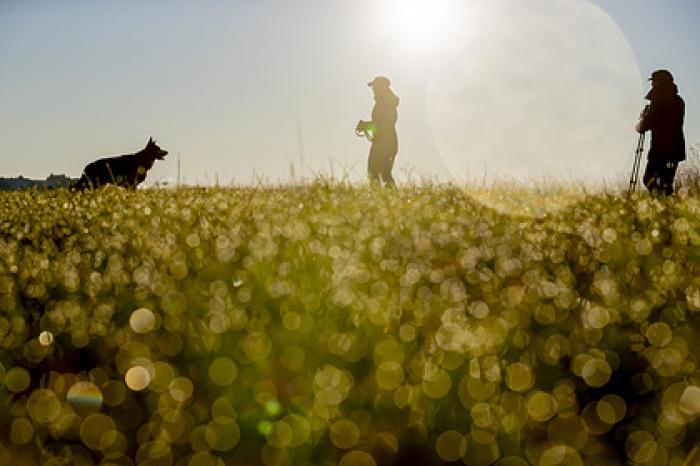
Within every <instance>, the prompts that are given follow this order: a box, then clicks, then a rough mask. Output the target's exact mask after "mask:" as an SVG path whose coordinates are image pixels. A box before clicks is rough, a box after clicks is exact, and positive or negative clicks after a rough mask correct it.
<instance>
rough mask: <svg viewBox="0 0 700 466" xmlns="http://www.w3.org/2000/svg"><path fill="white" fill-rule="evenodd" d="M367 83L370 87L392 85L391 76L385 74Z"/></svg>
mask: <svg viewBox="0 0 700 466" xmlns="http://www.w3.org/2000/svg"><path fill="white" fill-rule="evenodd" d="M367 85H368V86H369V87H376V86H379V87H389V86H390V85H391V82H389V78H387V77H385V76H377V77H376V78H374V79H373V80H372V81H370V82H368V83H367Z"/></svg>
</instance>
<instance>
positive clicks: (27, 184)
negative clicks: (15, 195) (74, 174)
mask: <svg viewBox="0 0 700 466" xmlns="http://www.w3.org/2000/svg"><path fill="white" fill-rule="evenodd" d="M75 181H77V179H72V178H68V177H67V176H66V175H54V174H53V173H52V174H50V175H49V176H48V177H47V178H46V179H45V180H31V179H29V178H25V177H23V176H22V175H20V176H18V177H17V178H4V177H0V191H18V190H21V189H30V188H39V189H41V188H45V189H53V188H66V187H68V186H70V184H71V183H73V182H75Z"/></svg>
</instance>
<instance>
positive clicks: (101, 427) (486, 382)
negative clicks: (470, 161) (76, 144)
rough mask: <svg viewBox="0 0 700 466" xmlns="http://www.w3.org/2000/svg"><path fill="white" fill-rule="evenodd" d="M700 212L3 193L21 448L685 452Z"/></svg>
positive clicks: (264, 457)
mask: <svg viewBox="0 0 700 466" xmlns="http://www.w3.org/2000/svg"><path fill="white" fill-rule="evenodd" d="M493 195H494V194H493V192H492V193H491V196H493ZM503 197H505V198H512V197H513V196H512V195H510V194H509V193H508V192H505V193H504V194H503ZM699 231H700V198H699V197H698V196H696V195H687V194H684V195H682V196H679V197H676V198H671V199H661V200H657V199H653V198H651V197H649V196H647V195H641V194H639V195H634V196H633V197H632V198H631V199H626V198H625V197H621V196H617V195H613V194H606V195H597V196H587V197H585V198H583V199H581V200H579V201H578V202H576V203H574V204H571V205H569V206H568V207H565V208H563V209H562V210H559V211H557V212H556V213H551V214H549V215H545V216H543V217H540V218H529V217H525V216H507V215H505V214H503V213H502V212H501V211H496V210H492V209H490V208H488V207H485V206H484V205H482V204H480V203H478V202H476V201H475V200H474V198H473V197H470V195H469V194H468V193H467V192H465V191H464V190H459V189H456V188H454V187H436V186H433V187H414V188H401V189H399V190H397V191H380V190H375V191H371V190H369V189H366V188H358V187H349V186H344V185H339V184H330V185H328V184H316V185H313V186H305V187H298V188H279V189H266V188H249V189H183V190H179V191H175V190H144V191H139V192H136V193H128V192H125V191H123V190H120V189H105V190H103V191H100V192H98V193H84V194H71V193H68V192H65V191H54V192H35V191H34V192H32V191H28V192H17V193H5V194H0V427H1V428H0V464H48V465H58V464H99V463H100V462H102V464H115V465H129V464H134V463H137V464H154V465H165V464H189V465H196V466H199V465H210V464H211V465H214V464H233V465H253V464H266V465H287V464H294V465H336V464H339V465H341V466H371V465H375V464H376V465H380V466H381V465H390V464H401V465H408V464H421V465H428V464H448V463H449V462H450V461H459V462H461V461H464V462H465V463H467V464H470V465H471V464H474V465H481V464H492V463H496V464H499V465H503V466H517V465H526V464H528V463H532V464H541V465H556V464H566V465H576V464H596V465H604V464H611V465H612V464H625V463H628V464H631V463H632V462H633V463H634V464H645V465H657V464H658V465H662V464H677V465H681V464H683V461H684V460H685V458H686V457H687V456H688V454H689V453H690V451H691V450H692V448H693V447H694V446H695V445H696V444H698V443H699V442H700V421H698V416H700V332H698V328H699V327H698V325H699V324H700V234H699Z"/></svg>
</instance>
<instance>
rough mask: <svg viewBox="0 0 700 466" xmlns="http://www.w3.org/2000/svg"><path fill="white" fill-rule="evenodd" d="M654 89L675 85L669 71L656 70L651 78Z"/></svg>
mask: <svg viewBox="0 0 700 466" xmlns="http://www.w3.org/2000/svg"><path fill="white" fill-rule="evenodd" d="M649 81H651V86H652V87H657V86H668V85H670V84H673V75H672V74H671V73H670V72H669V71H668V70H656V71H654V72H653V73H651V77H650V78H649Z"/></svg>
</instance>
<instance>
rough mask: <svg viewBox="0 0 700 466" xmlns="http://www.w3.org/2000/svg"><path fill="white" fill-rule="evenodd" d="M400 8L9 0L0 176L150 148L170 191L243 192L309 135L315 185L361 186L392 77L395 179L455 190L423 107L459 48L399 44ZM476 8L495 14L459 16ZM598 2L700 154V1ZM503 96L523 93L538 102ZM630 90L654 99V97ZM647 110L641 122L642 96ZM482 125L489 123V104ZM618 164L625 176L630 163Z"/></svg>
mask: <svg viewBox="0 0 700 466" xmlns="http://www.w3.org/2000/svg"><path fill="white" fill-rule="evenodd" d="M391 1H395V0H381V1H369V0H356V1H353V2H346V1H340V0H296V1H283V0H257V1H213V0H211V1H199V2H192V1H178V0H168V1H165V0H162V1H155V0H154V1H149V2H143V1H135V0H126V1H120V2H113V1H106V0H103V1H95V0H66V1H61V2H56V1H48V0H44V1H41V0H32V1H21V0H0V102H2V105H1V106H0V176H16V175H19V174H23V175H24V176H27V177H34V178H43V177H45V176H47V175H48V174H49V173H51V172H53V173H66V174H68V175H70V176H73V177H77V176H79V175H80V171H81V169H82V167H83V166H84V165H85V164H86V163H87V162H89V161H90V160H92V159H95V158H97V157H102V156H108V155H117V154H122V153H127V152H133V151H136V150H138V149H140V148H141V147H142V146H143V145H144V144H145V142H146V140H147V139H148V137H149V136H153V137H154V138H156V139H157V140H158V141H159V143H160V144H161V145H162V146H163V147H164V148H165V149H167V150H170V151H171V155H170V156H169V157H168V159H167V160H166V161H165V162H158V163H157V164H156V167H155V168H154V170H153V172H151V174H149V181H156V180H161V179H168V178H170V179H172V178H174V177H175V173H176V156H177V154H181V158H182V172H183V177H184V179H185V180H186V181H189V182H199V183H207V182H213V181H214V180H215V178H217V177H218V179H219V180H220V181H221V182H222V183H228V182H230V181H231V180H235V181H236V182H244V183H245V182H250V181H251V180H252V179H253V177H252V173H253V172H255V173H258V174H260V175H263V176H265V177H266V178H267V179H268V180H271V181H276V180H286V179H287V178H288V177H289V172H290V169H289V167H290V164H291V163H294V164H296V170H297V174H298V173H299V152H300V151H299V137H298V132H297V127H298V126H299V127H300V128H301V133H302V139H303V146H304V154H305V163H306V164H307V165H308V167H309V168H308V170H307V171H306V174H307V175H309V174H310V171H312V170H313V171H324V172H327V171H328V169H329V160H332V163H333V164H334V167H335V170H336V174H337V173H338V172H342V171H343V170H350V169H352V170H353V173H354V174H355V175H357V177H360V178H361V177H362V176H363V174H364V170H365V166H366V158H367V150H368V145H367V143H366V141H362V140H360V139H358V138H356V137H355V135H354V134H353V129H354V126H355V123H356V121H357V120H358V119H360V118H365V119H367V118H368V117H369V114H370V110H371V107H372V98H371V93H370V91H369V90H368V88H367V87H366V85H365V83H366V82H367V81H368V80H370V79H371V78H373V77H374V76H375V75H379V74H386V75H388V76H390V78H391V79H392V83H393V87H394V89H395V91H396V92H397V94H398V95H399V96H400V97H401V105H400V107H399V115H400V116H399V137H400V152H399V157H398V159H397V168H396V172H397V175H398V178H399V179H402V178H403V177H404V175H402V172H405V170H406V169H410V168H412V169H414V171H415V172H416V173H419V174H423V175H437V176H444V175H446V174H448V173H449V172H450V170H453V169H452V168H451V167H452V166H454V164H452V165H451V164H450V163H446V162H445V160H444V159H445V157H447V156H445V155H444V154H442V153H441V152H442V149H441V147H442V141H441V140H438V141H436V140H435V138H436V135H439V133H440V132H439V131H436V132H435V133H433V131H432V129H433V128H434V127H435V126H436V125H439V123H436V122H435V121H429V119H430V115H429V114H430V112H429V111H428V110H429V108H428V107H429V105H428V103H427V93H428V88H429V84H430V82H431V79H434V78H435V76H433V75H432V74H431V73H432V67H433V64H435V63H438V62H439V60H440V59H441V58H440V57H442V55H441V53H442V51H444V49H445V48H448V46H446V45H445V44H444V43H440V42H436V43H429V41H427V40H423V41H422V42H421V43H417V42H415V41H414V42H412V41H411V40H410V37H409V33H407V32H406V31H405V28H404V32H403V34H404V35H403V36H402V35H401V34H402V33H401V32H397V31H398V30H397V29H396V28H394V26H395V24H396V23H398V22H399V21H404V19H401V20H399V19H397V17H398V15H397V16H393V15H392V14H391V13H388V12H390V11H391V9H390V8H389V9H387V8H382V7H380V4H381V3H382V2H384V3H386V2H391ZM406 1H407V2H409V3H410V0H406ZM447 1H450V0H447ZM472 1H484V0H462V1H461V2H460V3H461V4H462V6H464V5H466V4H469V3H470V2H472ZM547 1H550V0H532V2H533V5H534V4H536V3H543V2H547ZM567 1H571V2H574V1H578V2H579V3H585V2H584V0H567ZM401 4H402V3H401V2H396V3H395V4H394V7H395V5H401ZM404 4H408V3H404ZM595 4H596V5H598V6H599V7H600V8H601V9H602V10H603V11H604V12H605V13H607V15H609V17H610V18H612V20H613V21H615V22H616V23H617V25H618V26H619V28H620V30H621V31H622V33H623V34H624V36H625V37H626V38H627V40H628V42H629V47H631V50H632V52H633V53H634V57H636V60H637V63H638V66H639V73H641V75H643V77H646V76H647V75H648V74H649V73H650V72H651V71H652V70H654V69H656V68H661V67H663V68H668V69H670V70H671V71H672V72H673V73H674V75H675V76H676V81H677V83H678V85H679V88H680V91H681V95H682V96H683V97H684V98H685V100H686V104H687V114H688V115H687V120H686V136H687V140H688V142H700V116H699V115H700V112H698V111H696V109H697V108H700V80H699V79H698V72H699V71H700V64H699V63H698V56H699V55H698V53H697V50H696V45H697V44H699V43H700V32H698V31H699V28H698V24H697V23H698V20H699V19H700V3H699V2H697V0H669V1H666V2H661V1H658V0H595ZM586 8H588V7H586ZM590 9H591V10H592V9H593V8H592V7H591V8H590ZM465 11H466V10H465ZM452 16H453V17H454V18H456V24H453V25H452V27H456V28H458V29H462V30H470V31H471V30H473V31H474V35H473V36H471V37H473V38H474V40H475V41H476V42H477V43H478V42H479V40H480V39H479V37H486V36H480V34H482V33H483V34H488V33H492V32H489V31H490V30H491V29H493V27H492V26H490V25H479V24H473V23H469V22H468V13H467V14H466V16H464V18H466V19H465V20H464V22H461V23H460V22H459V21H461V18H462V17H461V16H459V15H457V14H454V15H452ZM601 17H602V15H601ZM562 18H565V14H564V16H562ZM575 19H576V18H572V20H574V21H575ZM557 20H558V19H557ZM507 21H515V19H512V18H510V19H509V18H508V15H507V12H504V19H503V23H502V25H501V26H502V27H506V26H507V24H508V23H507ZM546 21H548V18H543V23H542V24H546ZM503 25H506V26H503ZM481 28H483V29H481ZM438 29H439V28H438ZM438 33H439V31H437V32H435V31H434V34H436V35H437V34H438ZM625 46H626V44H617V45H616V47H618V50H623V49H624V47H625ZM623 51H624V50H623ZM521 58H523V57H521ZM524 58H527V57H524ZM468 59H469V57H465V60H468ZM438 64H439V63H438ZM594 65H595V63H594ZM552 68H556V63H552ZM631 71H632V74H633V75H634V73H635V72H636V71H635V70H631ZM635 76H636V75H635ZM438 78H439V76H438ZM475 79H478V80H484V81H488V79H489V77H488V76H486V75H484V76H483V77H482V76H477V77H475ZM513 79H516V78H513ZM639 80H640V81H641V77H640V79H639ZM508 82H512V83H513V89H509V90H508V92H511V93H513V94H512V95H516V94H515V93H517V92H528V90H527V89H524V90H518V89H517V88H518V86H517V81H508ZM577 82H578V81H577ZM608 84H609V89H615V87H614V86H616V85H620V83H605V85H608ZM633 84H635V85H636V86H645V87H644V91H643V92H645V91H646V83H643V84H639V83H633ZM632 87H634V86H632ZM639 89H641V87H640V88H639ZM632 90H633V92H634V95H635V96H636V93H637V92H638V89H632ZM572 93H577V89H572ZM634 98H635V99H636V97H634ZM628 101H629V99H628ZM638 102H639V108H641V105H643V102H642V95H639V97H638ZM458 104H460V105H461V103H458ZM464 105H465V106H469V102H465V103H464ZM633 105H636V102H633ZM620 108H621V109H623V107H622V106H621V107H620ZM628 110H629V105H627V106H626V107H624V109H623V110H621V112H622V113H620V114H621V115H625V116H626V115H627V113H632V114H631V115H629V119H630V121H629V125H628V126H629V127H630V134H629V140H630V143H629V146H633V145H634V142H635V135H634V133H633V132H632V131H631V128H632V126H633V124H634V119H635V118H636V113H637V112H638V110H637V108H635V109H634V111H632V112H629V111H628ZM528 111H529V112H531V113H532V112H539V111H542V112H554V111H561V109H557V108H554V107H551V108H550V107H546V108H545V107H543V108H541V109H534V110H528ZM473 112H474V115H477V116H478V115H479V113H478V112H479V108H478V106H475V108H474V110H473ZM433 113H434V112H433ZM592 119H597V118H595V117H592ZM577 121H578V122H580V121H582V120H580V119H579V120H577ZM583 121H585V120H583ZM465 124H466V123H465ZM493 127H494V131H496V128H497V127H498V121H494V122H493ZM626 128H627V122H625V126H624V131H626ZM552 131H553V132H560V133H562V132H566V131H568V128H567V127H566V126H563V125H562V127H560V128H552ZM440 137H442V136H440ZM615 137H617V138H618V140H619V139H620V138H623V139H624V140H625V141H626V139H625V138H627V137H628V135H627V134H626V133H625V134H620V135H619V136H617V135H616V136H615ZM606 147H607V146H606ZM610 147H613V146H612V145H611V146H610ZM626 147H627V146H625V148H626ZM596 149H597V147H596V148H594V147H592V148H591V150H596ZM616 150H617V149H616ZM619 152H623V153H619ZM607 157H610V158H613V159H614V164H615V166H616V167H617V166H620V165H621V164H622V165H624V163H626V161H628V160H629V159H631V154H630V153H629V151H626V152H625V151H617V152H615V153H610V154H608V155H607ZM617 158H619V160H617ZM468 159H469V150H466V149H465V160H466V161H465V163H467V164H468V162H469V160H468ZM572 162H573V161H572ZM460 163H461V160H460ZM545 165H546V164H545ZM460 166H461V165H460ZM495 166H496V167H497V165H495Z"/></svg>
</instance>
